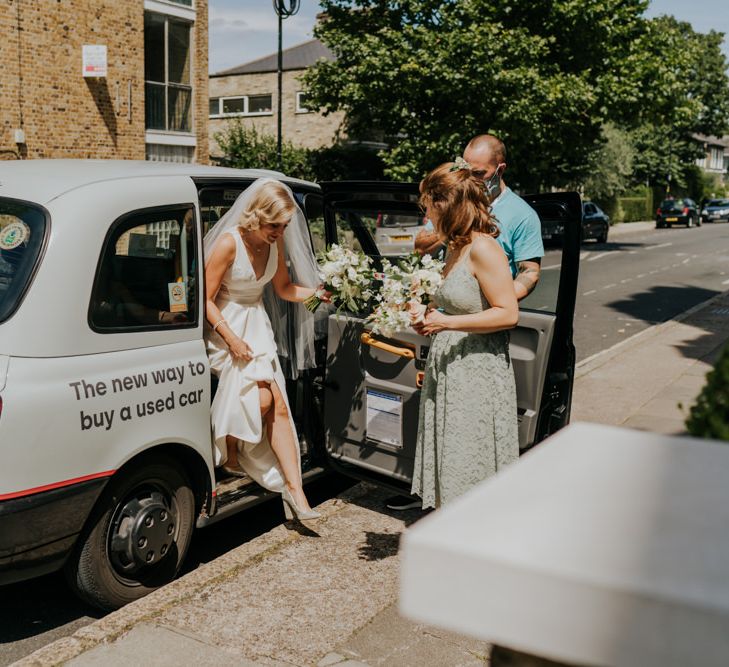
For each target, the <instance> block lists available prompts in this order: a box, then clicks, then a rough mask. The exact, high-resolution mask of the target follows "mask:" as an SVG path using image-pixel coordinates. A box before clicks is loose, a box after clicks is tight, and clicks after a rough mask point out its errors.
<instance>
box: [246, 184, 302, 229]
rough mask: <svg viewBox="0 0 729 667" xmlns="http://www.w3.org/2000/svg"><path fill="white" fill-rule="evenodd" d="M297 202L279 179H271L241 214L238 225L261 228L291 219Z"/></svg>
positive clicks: (247, 227)
mask: <svg viewBox="0 0 729 667" xmlns="http://www.w3.org/2000/svg"><path fill="white" fill-rule="evenodd" d="M295 211H296V204H295V203H294V200H293V199H292V198H291V195H290V194H289V191H288V190H287V189H286V186H284V185H283V184H281V183H279V182H278V181H269V182H268V183H264V184H263V185H262V186H261V189H260V190H259V191H258V193H257V194H256V196H255V197H254V198H253V199H252V200H251V203H250V204H249V206H248V208H246V209H245V211H243V213H242V214H241V216H240V221H239V222H238V226H239V227H241V228H242V229H243V230H245V231H253V230H255V229H259V228H260V227H261V225H271V224H275V223H282V222H287V221H289V220H291V218H292V216H293V215H294V212H295Z"/></svg>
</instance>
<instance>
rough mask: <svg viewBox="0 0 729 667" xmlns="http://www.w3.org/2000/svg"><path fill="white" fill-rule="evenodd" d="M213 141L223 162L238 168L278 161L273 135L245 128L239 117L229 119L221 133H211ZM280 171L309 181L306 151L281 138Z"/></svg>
mask: <svg viewBox="0 0 729 667" xmlns="http://www.w3.org/2000/svg"><path fill="white" fill-rule="evenodd" d="M215 141H217V142H218V146H220V149H221V150H222V151H223V155H224V156H225V157H224V159H223V163H224V164H225V165H226V166H228V167H238V168H239V169H274V168H275V165H276V164H277V162H278V143H277V140H276V136H275V135H273V134H266V133H265V132H259V131H258V130H257V129H256V128H255V127H247V126H246V125H244V124H243V123H242V122H241V121H240V119H236V120H233V121H230V122H229V123H228V125H227V126H226V128H225V129H224V130H223V131H222V132H217V133H216V134H215ZM281 159H282V163H283V171H284V173H285V174H287V175H288V176H294V177H296V178H303V179H306V180H313V179H314V177H315V175H314V172H313V170H312V167H311V163H310V158H309V151H308V150H307V149H306V148H302V147H301V146H295V145H294V144H293V143H291V142H289V141H284V142H283V144H282V146H281Z"/></svg>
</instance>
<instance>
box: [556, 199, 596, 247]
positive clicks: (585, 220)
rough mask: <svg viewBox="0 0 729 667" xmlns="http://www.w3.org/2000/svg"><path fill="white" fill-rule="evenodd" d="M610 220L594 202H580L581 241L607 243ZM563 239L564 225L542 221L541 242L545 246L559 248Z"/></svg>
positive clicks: (558, 221) (560, 222)
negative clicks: (589, 240)
mask: <svg viewBox="0 0 729 667" xmlns="http://www.w3.org/2000/svg"><path fill="white" fill-rule="evenodd" d="M609 230H610V218H609V217H608V216H607V214H606V213H605V212H604V211H603V210H602V209H601V208H600V207H599V206H598V205H597V204H595V203H594V202H591V201H585V202H582V222H581V227H580V235H581V239H582V240H583V241H584V240H588V239H595V240H596V241H597V242H598V243H607V239H608V232H609ZM563 239H564V225H563V223H562V221H561V220H559V219H546V220H542V241H544V244H545V245H547V246H559V245H561V243H562V241H563Z"/></svg>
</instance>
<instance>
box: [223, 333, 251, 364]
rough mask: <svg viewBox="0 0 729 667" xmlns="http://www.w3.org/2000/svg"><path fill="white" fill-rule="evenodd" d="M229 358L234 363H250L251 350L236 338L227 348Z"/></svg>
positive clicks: (241, 340) (246, 344)
mask: <svg viewBox="0 0 729 667" xmlns="http://www.w3.org/2000/svg"><path fill="white" fill-rule="evenodd" d="M228 349H229V350H230V356H231V357H233V359H235V360H236V361H238V360H241V361H250V360H251V359H252V358H253V350H252V349H251V346H250V345H248V343H246V342H245V341H244V340H243V339H241V338H236V339H235V340H234V341H233V342H232V343H231V344H230V345H229V346H228Z"/></svg>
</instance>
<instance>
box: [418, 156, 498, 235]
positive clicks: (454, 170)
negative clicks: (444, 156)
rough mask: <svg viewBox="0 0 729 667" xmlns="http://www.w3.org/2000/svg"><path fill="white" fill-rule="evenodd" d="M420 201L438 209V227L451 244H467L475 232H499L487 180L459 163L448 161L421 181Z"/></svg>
mask: <svg viewBox="0 0 729 667" xmlns="http://www.w3.org/2000/svg"><path fill="white" fill-rule="evenodd" d="M420 205H421V206H422V207H423V208H425V207H426V206H431V207H432V208H433V209H434V210H435V212H436V214H437V216H438V220H437V221H436V220H434V221H433V222H434V224H435V228H436V230H437V232H438V234H439V236H440V237H441V239H443V240H444V241H445V242H446V243H448V245H449V247H450V248H459V247H461V246H464V245H467V244H468V243H470V242H471V236H472V235H473V233H474V232H480V233H482V234H488V235H489V236H493V237H494V238H496V237H497V236H498V235H499V227H498V225H497V223H496V219H495V218H494V217H493V216H492V215H491V212H490V210H489V202H488V199H487V198H486V194H485V192H484V186H483V181H482V180H481V179H479V178H478V177H476V176H474V175H473V174H472V173H471V170H470V169H466V168H462V167H460V166H459V165H458V164H457V163H454V162H446V163H445V164H442V165H440V166H439V167H436V168H435V169H433V171H431V172H430V173H429V174H427V175H426V177H425V178H424V179H423V180H422V181H420Z"/></svg>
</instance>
